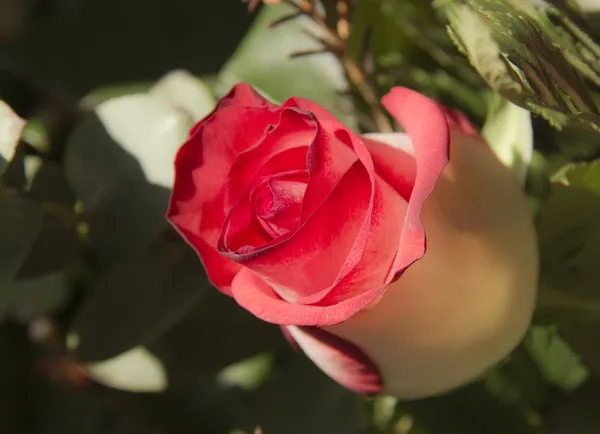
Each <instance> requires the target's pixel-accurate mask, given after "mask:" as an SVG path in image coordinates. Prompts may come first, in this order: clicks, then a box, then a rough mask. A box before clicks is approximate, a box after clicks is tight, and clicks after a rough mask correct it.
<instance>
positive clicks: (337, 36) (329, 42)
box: [284, 0, 394, 133]
mask: <svg viewBox="0 0 600 434" xmlns="http://www.w3.org/2000/svg"><path fill="white" fill-rule="evenodd" d="M284 2H285V3H287V4H289V5H291V6H293V7H294V8H296V9H297V10H298V12H300V13H302V14H303V15H305V16H307V17H309V18H310V19H311V20H312V21H313V22H315V23H316V24H317V26H319V28H320V30H322V31H323V34H324V36H323V43H324V45H325V46H326V48H327V50H328V51H330V52H331V53H333V54H334V55H335V56H337V58H338V60H339V61H340V63H341V65H342V68H343V69H344V72H345V73H346V76H347V77H348V79H349V80H350V82H351V83H352V84H354V86H356V88H357V90H358V92H359V93H360V95H361V97H362V98H363V100H364V101H365V103H366V104H367V105H368V106H369V108H370V112H371V116H372V117H373V120H374V121H375V124H376V125H377V129H378V130H379V131H380V132H382V133H391V132H393V131H394V128H393V127H392V124H391V122H390V121H389V119H388V118H387V116H386V115H385V112H384V110H383V107H382V106H381V103H380V102H379V97H378V96H377V92H376V90H375V88H374V86H373V85H372V83H371V82H370V80H369V76H368V74H367V73H366V71H365V70H364V69H363V68H362V66H361V65H360V64H359V63H358V62H357V61H356V60H355V59H354V58H352V56H351V55H350V54H349V52H348V44H347V39H348V36H349V34H350V24H349V22H348V19H347V17H348V12H349V9H350V6H349V4H348V1H347V0H339V1H338V3H337V10H338V12H339V13H340V20H339V22H338V24H337V28H336V30H334V29H332V28H330V27H329V25H328V24H327V20H326V17H325V16H323V15H321V14H319V12H318V11H317V8H316V4H315V0H297V1H295V0H284Z"/></svg>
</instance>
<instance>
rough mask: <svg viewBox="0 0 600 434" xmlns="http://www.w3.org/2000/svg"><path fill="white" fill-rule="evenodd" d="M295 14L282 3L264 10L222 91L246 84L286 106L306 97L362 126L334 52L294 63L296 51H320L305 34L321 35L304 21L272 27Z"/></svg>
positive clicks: (229, 67) (228, 68)
mask: <svg viewBox="0 0 600 434" xmlns="http://www.w3.org/2000/svg"><path fill="white" fill-rule="evenodd" d="M293 11H294V9H293V8H291V7H290V6H289V5H285V4H276V5H270V6H268V7H265V8H263V9H262V11H261V13H260V15H259V16H258V17H257V18H256V20H255V21H254V24H253V25H252V28H251V29H250V30H249V32H248V34H247V35H246V36H245V38H244V39H243V40H242V42H241V43H240V45H239V46H238V48H237V50H236V52H235V53H234V54H233V56H232V57H231V58H230V59H229V61H228V62H227V63H226V64H225V66H224V67H223V68H222V70H221V72H220V75H219V79H220V86H219V89H220V92H219V93H225V92H226V91H227V90H228V89H229V88H230V87H231V86H233V85H234V84H235V83H238V82H241V81H245V82H248V83H250V84H251V85H253V86H255V87H257V88H259V89H261V90H262V91H264V92H266V94H268V95H269V96H270V97H271V98H272V99H274V100H275V101H278V102H282V101H284V100H285V99H287V98H289V97H292V96H301V97H304V98H307V99H310V100H312V101H314V102H317V103H319V104H321V105H323V106H324V107H325V108H327V109H328V110H329V111H331V112H332V113H333V114H334V115H336V116H337V117H338V118H339V119H340V120H341V121H342V122H344V123H345V124H346V125H348V126H349V127H351V128H354V127H356V119H355V118H354V116H353V113H352V104H351V102H350V100H349V99H348V98H346V97H343V96H342V95H341V92H343V91H344V90H345V89H346V87H347V82H346V79H345V78H344V74H343V71H342V69H341V66H340V64H339V63H338V61H337V59H336V58H335V57H334V56H333V54H329V53H324V54H315V55H311V56H303V57H299V58H295V59H290V54H292V53H294V52H296V51H305V50H311V49H319V48H320V46H319V43H317V42H315V41H314V40H313V39H312V38H310V37H309V36H307V35H306V33H305V30H309V31H312V32H317V34H318V32H319V29H316V28H315V26H314V23H313V22H312V21H310V20H308V19H307V18H304V17H302V18H298V19H295V20H293V21H289V22H287V23H285V24H282V25H281V26H278V27H276V28H270V27H269V25H270V24H271V23H272V22H274V21H275V20H277V19H279V18H281V17H282V16H284V15H287V14H290V13H292V12H293Z"/></svg>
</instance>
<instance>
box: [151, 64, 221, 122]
mask: <svg viewBox="0 0 600 434" xmlns="http://www.w3.org/2000/svg"><path fill="white" fill-rule="evenodd" d="M149 93H150V95H153V96H156V97H158V98H161V99H163V100H164V101H165V102H167V103H168V104H170V105H171V106H173V107H175V108H177V109H179V110H182V111H183V112H184V113H186V114H187V115H188V116H189V117H190V119H191V121H192V122H198V121H199V120H200V119H202V118H203V117H205V116H206V115H208V114H209V113H210V112H211V111H212V110H213V109H214V107H215V104H216V103H217V101H216V100H215V97H214V95H213V93H212V91H211V90H210V88H209V87H208V86H207V85H206V84H204V82H203V81H202V80H200V79H199V78H197V77H195V76H193V75H192V74H190V73H189V72H187V71H185V70H177V71H172V72H170V73H168V74H167V75H165V76H164V77H163V78H162V79H160V80H159V81H158V82H157V83H156V84H155V85H154V86H153V87H152V89H150V92H149Z"/></svg>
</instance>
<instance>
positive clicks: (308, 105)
mask: <svg viewBox="0 0 600 434" xmlns="http://www.w3.org/2000/svg"><path fill="white" fill-rule="evenodd" d="M282 107H297V108H299V109H302V110H306V111H307V112H310V113H312V114H313V115H315V117H316V118H317V119H318V120H319V123H320V124H321V126H322V127H323V128H325V130H326V131H327V132H329V133H331V134H335V132H336V131H337V130H347V128H346V126H345V125H344V124H342V123H341V122H340V121H339V120H337V118H336V117H335V116H334V115H332V114H331V113H329V111H328V110H327V109H326V108H325V107H323V106H321V105H319V104H317V103H316V102H312V101H309V100H307V99H304V98H300V97H294V98H290V99H288V100H287V101H285V102H284V103H283V104H282Z"/></svg>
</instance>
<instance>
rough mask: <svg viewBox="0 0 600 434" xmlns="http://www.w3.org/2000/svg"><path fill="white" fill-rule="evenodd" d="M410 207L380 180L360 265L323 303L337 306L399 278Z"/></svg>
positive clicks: (321, 302) (331, 291) (377, 183)
mask: <svg viewBox="0 0 600 434" xmlns="http://www.w3.org/2000/svg"><path fill="white" fill-rule="evenodd" d="M407 209H408V203H407V202H406V201H405V200H404V199H403V198H402V197H401V196H399V195H398V193H397V192H396V191H394V189H393V188H392V187H391V186H389V185H388V184H387V183H386V182H385V181H384V180H382V179H381V178H379V177H377V179H376V195H375V200H374V205H373V209H372V215H371V224H370V226H369V237H368V239H367V244H366V246H365V248H364V251H363V253H362V256H361V258H360V261H359V262H358V263H357V264H356V265H355V266H354V267H353V268H352V270H351V271H350V272H349V273H348V274H346V275H345V276H344V277H343V279H342V280H341V281H340V282H339V283H338V284H337V285H336V286H335V287H334V288H332V289H331V290H330V291H329V292H328V293H327V295H326V296H325V297H324V298H323V299H322V300H320V304H335V303H339V302H340V301H343V300H345V299H347V298H349V297H354V296H355V295H357V294H359V293H361V292H363V291H364V290H365V289H366V288H374V287H378V286H381V285H384V284H386V283H389V282H390V281H391V280H392V279H393V277H394V274H395V270H394V269H393V268H392V264H393V262H394V259H395V257H396V254H397V252H398V249H399V243H400V237H397V236H394V235H393V234H400V233H402V227H403V225H404V220H405V216H406V213H407Z"/></svg>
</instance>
